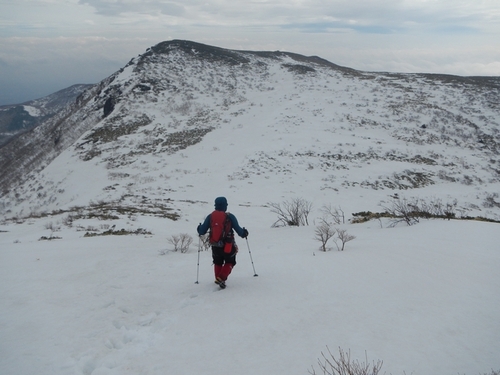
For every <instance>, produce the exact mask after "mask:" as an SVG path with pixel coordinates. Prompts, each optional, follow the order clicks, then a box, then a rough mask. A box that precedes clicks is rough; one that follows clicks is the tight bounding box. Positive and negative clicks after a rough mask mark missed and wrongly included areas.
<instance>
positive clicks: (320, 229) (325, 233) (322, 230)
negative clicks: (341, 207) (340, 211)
mask: <svg viewBox="0 0 500 375" xmlns="http://www.w3.org/2000/svg"><path fill="white" fill-rule="evenodd" d="M336 232H337V230H336V229H335V228H334V227H333V226H332V225H331V224H330V223H329V222H327V221H326V220H324V219H321V223H320V224H319V225H318V226H317V227H316V230H315V231H314V234H315V237H314V239H315V240H318V241H320V242H321V247H320V250H322V251H327V250H328V249H327V247H326V244H327V243H328V241H329V240H330V238H332V237H333V236H335V233H336Z"/></svg>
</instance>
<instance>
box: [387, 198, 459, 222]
mask: <svg viewBox="0 0 500 375" xmlns="http://www.w3.org/2000/svg"><path fill="white" fill-rule="evenodd" d="M457 204H458V202H457V200H454V201H453V202H447V203H443V202H442V201H441V199H435V198H434V199H431V200H430V201H428V202H426V201H424V200H421V199H418V198H412V199H406V198H400V197H398V196H393V197H392V201H391V202H390V203H389V205H388V206H385V207H384V208H385V209H386V213H387V215H388V216H389V217H390V218H391V226H395V225H396V224H398V223H400V222H405V223H406V224H408V225H414V224H417V223H418V222H419V221H420V219H421V218H424V219H431V218H439V219H448V220H450V219H453V218H455V216H456V209H457Z"/></svg>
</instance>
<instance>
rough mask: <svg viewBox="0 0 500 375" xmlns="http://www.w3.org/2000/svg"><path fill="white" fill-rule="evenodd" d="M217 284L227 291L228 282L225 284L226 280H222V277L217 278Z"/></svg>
mask: <svg viewBox="0 0 500 375" xmlns="http://www.w3.org/2000/svg"><path fill="white" fill-rule="evenodd" d="M215 283H216V284H217V285H219V287H220V288H221V289H225V288H226V282H225V281H224V280H222V279H221V278H220V277H217V278H216V279H215Z"/></svg>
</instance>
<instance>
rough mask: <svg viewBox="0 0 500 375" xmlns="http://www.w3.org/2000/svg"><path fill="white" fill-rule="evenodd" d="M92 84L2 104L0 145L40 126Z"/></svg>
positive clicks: (0, 108)
mask: <svg viewBox="0 0 500 375" xmlns="http://www.w3.org/2000/svg"><path fill="white" fill-rule="evenodd" d="M91 86H92V85H86V84H79V85H73V86H70V87H68V88H66V89H63V90H60V91H57V92H55V93H53V94H50V95H47V96H45V97H43V98H40V99H36V100H31V101H29V102H26V103H21V104H16V105H6V106H0V147H2V146H3V145H4V144H5V143H7V142H8V141H9V140H10V139H12V138H13V137H15V136H16V135H17V134H20V133H23V132H25V131H27V130H29V129H31V128H33V127H36V126H38V125H39V124H40V123H42V122H43V121H45V120H47V119H49V118H50V117H52V116H54V115H56V114H57V113H58V112H60V111H61V110H63V108H64V107H67V106H68V105H69V104H71V103H72V102H74V101H75V99H76V98H77V97H78V96H79V95H80V94H81V93H82V92H83V91H85V90H87V89H88V88H90V87H91Z"/></svg>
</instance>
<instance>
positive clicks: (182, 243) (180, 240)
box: [167, 233, 193, 253]
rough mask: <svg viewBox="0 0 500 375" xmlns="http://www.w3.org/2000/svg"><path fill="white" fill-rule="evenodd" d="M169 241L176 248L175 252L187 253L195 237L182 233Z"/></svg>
mask: <svg viewBox="0 0 500 375" xmlns="http://www.w3.org/2000/svg"><path fill="white" fill-rule="evenodd" d="M167 241H168V242H169V243H170V244H172V245H173V246H174V251H180V252H181V253H185V252H187V251H188V249H189V245H191V243H192V242H193V237H191V236H190V235H189V234H187V233H181V234H179V235H173V236H171V237H170V238H169V239H168V240H167Z"/></svg>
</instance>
